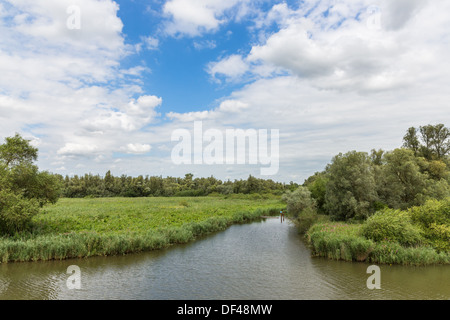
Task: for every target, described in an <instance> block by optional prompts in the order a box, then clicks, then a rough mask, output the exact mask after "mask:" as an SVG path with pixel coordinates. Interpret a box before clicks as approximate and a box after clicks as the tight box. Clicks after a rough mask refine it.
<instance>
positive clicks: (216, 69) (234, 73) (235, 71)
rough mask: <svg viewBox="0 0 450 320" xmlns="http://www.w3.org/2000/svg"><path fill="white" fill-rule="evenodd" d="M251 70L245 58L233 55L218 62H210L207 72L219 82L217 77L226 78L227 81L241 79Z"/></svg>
mask: <svg viewBox="0 0 450 320" xmlns="http://www.w3.org/2000/svg"><path fill="white" fill-rule="evenodd" d="M248 70H249V66H248V64H247V63H246V62H245V61H244V59H243V57H242V56H240V55H238V54H233V55H230V56H228V57H225V58H223V59H221V60H219V61H216V62H210V63H209V64H208V66H207V72H208V73H209V74H210V75H211V77H212V78H213V79H215V80H217V76H221V77H225V79H226V80H227V81H236V80H238V79H240V78H241V77H242V76H243V75H244V74H245V73H246V72H247V71H248Z"/></svg>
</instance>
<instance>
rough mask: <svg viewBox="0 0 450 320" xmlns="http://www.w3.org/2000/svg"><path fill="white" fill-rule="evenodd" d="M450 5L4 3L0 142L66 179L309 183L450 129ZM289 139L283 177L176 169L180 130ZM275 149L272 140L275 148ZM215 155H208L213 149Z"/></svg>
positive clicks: (253, 0)
mask: <svg viewBox="0 0 450 320" xmlns="http://www.w3.org/2000/svg"><path fill="white" fill-rule="evenodd" d="M449 12H450V1H448V0H378V1H377V0H370V1H369V0H367V1H366V0H349V1H339V0H321V1H317V0H305V1H294V0H288V1H268V0H228V1H223V0H116V1H112V0H0V138H1V140H2V141H3V139H4V138H5V137H7V136H11V135H14V133H15V132H18V133H20V134H22V135H23V136H24V137H26V138H28V139H31V140H32V141H33V144H34V145H36V146H38V148H39V160H38V165H39V167H40V168H41V169H42V170H49V171H51V172H55V173H60V174H63V175H66V174H68V175H73V174H84V173H89V172H90V173H93V174H100V175H104V173H105V172H106V171H107V170H111V172H112V173H113V174H114V175H121V174H127V175H133V176H137V175H140V174H143V175H147V174H148V175H162V176H184V174H185V173H188V172H191V173H194V175H195V176H210V175H214V176H216V177H218V178H220V179H240V178H243V179H246V178H247V177H248V175H249V174H252V175H254V176H257V177H263V178H271V179H273V180H276V181H286V182H289V181H291V180H292V181H296V182H299V183H302V182H303V180H304V179H305V178H307V177H308V176H310V175H312V174H313V173H314V172H316V171H321V170H322V169H323V168H324V167H325V165H326V164H327V163H329V162H330V160H331V158H332V157H333V156H334V155H336V154H337V153H339V152H347V151H350V150H358V151H370V150H371V149H373V148H376V149H379V148H382V149H385V150H392V149H393V148H396V147H399V146H401V144H402V137H403V135H404V133H405V131H406V130H407V128H408V127H410V126H420V125H425V124H430V123H431V124H436V123H444V124H446V125H447V126H448V125H449V124H450V112H449V110H450V86H449V85H450V59H449V57H450V19H449V17H448V13H449ZM194 121H202V125H203V130H205V131H206V130H208V129H213V130H216V131H215V132H219V133H220V132H223V133H224V137H225V132H226V130H227V129H244V130H246V129H255V130H261V129H267V130H268V132H270V130H279V170H277V172H276V174H274V175H272V176H261V175H260V173H261V171H260V169H261V167H263V166H264V165H262V164H260V163H258V164H249V163H246V164H230V163H229V164H213V165H210V164H195V165H194V164H192V165H186V164H182V165H177V164H176V163H174V161H173V158H172V156H171V155H172V150H173V149H174V147H175V146H176V145H177V142H176V141H172V134H173V133H174V132H176V130H179V129H185V130H189V131H190V132H192V133H194ZM269 138H270V137H269ZM205 145H206V143H205Z"/></svg>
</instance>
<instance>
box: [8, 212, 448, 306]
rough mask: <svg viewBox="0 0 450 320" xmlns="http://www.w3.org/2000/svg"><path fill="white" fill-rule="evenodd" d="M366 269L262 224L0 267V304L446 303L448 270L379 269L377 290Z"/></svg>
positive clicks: (279, 226)
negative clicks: (159, 244)
mask: <svg viewBox="0 0 450 320" xmlns="http://www.w3.org/2000/svg"><path fill="white" fill-rule="evenodd" d="M70 265H77V266H78V267H80V270H81V289H79V290H77V289H74V290H69V289H68V288H67V284H66V282H67V279H68V278H69V276H70V275H69V274H67V273H66V271H67V267H68V266H70ZM368 266H369V265H368V264H364V263H350V262H340V261H330V260H328V259H324V258H313V257H311V255H310V251H309V250H308V248H307V247H306V246H305V244H304V242H303V241H302V239H301V237H300V236H299V235H298V234H297V232H296V230H295V227H293V226H292V225H290V224H289V223H287V222H283V223H281V222H280V220H279V219H267V220H265V221H261V222H255V223H251V224H244V225H234V226H231V227H230V228H229V229H227V230H226V231H223V232H220V233H217V234H214V235H210V236H208V237H205V238H203V239H201V240H198V241H196V242H193V243H190V244H187V245H177V246H174V247H171V248H169V249H165V250H160V251H153V252H147V253H140V254H131V255H126V256H118V257H95V258H89V259H71V260H64V261H50V262H27V263H9V264H0V299H65V300H71V299H134V300H140V299H221V300H225V299H237V300H246V299H263V300H269V299H270V300H272V299H275V300H277V299H446V300H448V299H450V285H449V284H450V267H448V266H431V267H404V266H388V265H380V268H381V289H380V290H369V289H368V288H367V286H366V281H367V279H368V277H369V276H370V274H367V273H366V270H367V267H368Z"/></svg>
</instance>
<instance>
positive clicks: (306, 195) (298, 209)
mask: <svg viewBox="0 0 450 320" xmlns="http://www.w3.org/2000/svg"><path fill="white" fill-rule="evenodd" d="M283 201H285V202H286V205H287V207H286V208H287V213H288V214H289V215H290V216H292V217H294V218H296V217H298V216H299V214H301V213H302V212H308V213H311V212H314V211H315V208H316V202H315V200H314V199H313V198H311V192H310V191H309V190H308V188H306V187H299V188H298V189H297V190H295V191H293V192H291V191H288V192H287V193H285V194H284V195H283Z"/></svg>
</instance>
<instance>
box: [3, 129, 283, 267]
mask: <svg viewBox="0 0 450 320" xmlns="http://www.w3.org/2000/svg"><path fill="white" fill-rule="evenodd" d="M5 140H6V141H5V143H4V144H2V145H0V262H2V263H6V262H18V261H36V260H51V259H66V258H82V257H90V256H98V255H116V254H126V253H131V252H140V251H146V250H152V249H160V248H164V247H167V246H169V245H171V244H174V243H186V242H188V241H192V240H194V239H196V238H198V237H200V236H202V235H205V234H208V233H211V232H215V231H219V230H223V229H225V228H226V227H228V226H229V225H230V224H233V223H242V222H247V221H251V220H255V219H258V218H260V217H261V216H267V215H272V214H278V212H279V210H280V208H282V206H283V204H282V203H281V202H280V199H279V198H280V197H279V196H273V195H270V194H235V193H233V192H232V191H233V190H232V186H234V187H236V186H241V187H245V188H247V190H249V188H254V187H262V184H260V183H259V182H261V180H259V179H254V178H252V177H249V179H248V180H247V181H237V182H236V183H235V184H233V183H231V184H230V183H228V184H225V187H224V188H223V190H226V192H224V193H218V192H217V190H215V191H216V192H214V193H213V192H210V194H209V196H208V197H206V196H202V197H175V196H172V197H167V196H166V197H135V196H136V195H139V194H137V193H136V192H137V191H139V190H143V191H145V192H147V191H149V192H151V191H152V189H149V190H147V189H146V187H145V185H141V184H139V183H138V182H139V181H140V179H129V178H126V179H119V178H118V179H114V178H112V177H111V176H108V175H107V176H106V179H95V178H94V180H95V181H97V182H99V181H100V182H103V183H104V182H105V181H106V182H107V183H106V185H105V184H103V185H102V184H97V185H95V186H96V188H94V187H93V185H94V184H92V183H91V184H86V183H83V184H80V185H79V186H81V188H78V189H77V190H78V191H79V192H87V194H84V196H85V197H84V198H82V199H80V198H76V199H70V198H61V199H59V198H60V196H61V195H63V194H64V192H65V191H67V189H66V188H65V187H66V185H64V181H63V180H62V179H61V176H58V175H53V174H51V173H49V172H45V171H43V172H40V171H39V170H38V168H37V166H35V165H34V164H33V161H35V160H36V159H37V152H38V150H37V149H36V148H34V147H32V146H31V145H30V143H29V141H27V140H25V139H23V138H22V137H21V136H20V135H18V134H16V136H14V137H9V138H6V139H5ZM109 178H112V180H111V179H109ZM121 178H123V177H121ZM108 179H109V180H108ZM79 181H80V180H79ZM81 181H83V180H81ZM87 181H90V180H89V179H88V180H87ZM109 181H115V182H116V183H115V184H114V183H113V186H115V187H114V188H113V189H108V187H109V185H108V182H109ZM142 181H146V179H143V180H142ZM147 181H148V182H149V185H148V186H147V187H152V184H151V183H150V179H147ZM151 181H154V180H151ZM156 181H160V182H162V183H164V182H172V184H171V185H170V186H169V187H170V188H169V187H167V189H164V188H163V189H161V190H159V191H158V192H162V191H164V192H165V191H167V190H174V189H175V190H178V191H180V192H182V191H185V195H186V194H189V192H191V191H193V189H188V188H187V187H186V186H190V185H192V186H195V187H196V188H199V186H203V185H202V184H196V183H195V182H196V181H195V180H192V175H186V177H185V179H179V180H178V181H173V180H171V179H161V180H156ZM202 181H203V180H202ZM206 181H215V182H216V184H215V185H213V187H214V186H215V187H218V186H219V185H222V184H221V183H219V182H218V180H213V179H209V180H206ZM84 182H86V181H84ZM91 182H92V181H91ZM175 182H177V183H175ZM185 182H186V184H185ZM271 184H273V182H271V181H269V182H268V185H271ZM70 186H71V187H72V189H70V190H72V191H73V190H75V189H76V188H77V187H76V186H75V185H74V184H73V183H72V184H70ZM86 186H88V187H89V188H86ZM277 186H278V188H280V187H282V188H284V186H282V185H281V184H277ZM97 187H98V188H97ZM141 187H143V188H141ZM183 188H184V189H183ZM98 190H103V192H106V193H107V194H108V195H109V196H110V197H107V196H105V194H103V196H104V197H103V198H96V197H99V196H100V195H99V194H98V193H97V192H98ZM112 190H116V191H117V192H125V193H126V195H127V196H128V197H111V195H115V194H111V191H112ZM197 190H198V189H197ZM209 190H210V191H211V190H214V189H213V188H211V189H209ZM218 190H221V189H220V187H219V188H218ZM132 191H133V192H132ZM186 191H187V192H186ZM194 191H195V190H194ZM149 195H151V194H149Z"/></svg>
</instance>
